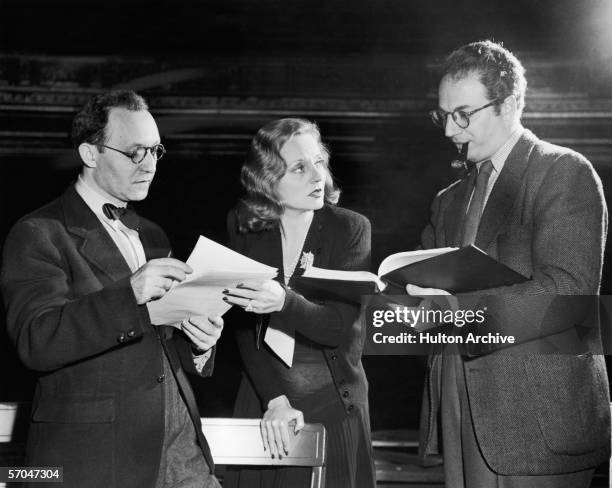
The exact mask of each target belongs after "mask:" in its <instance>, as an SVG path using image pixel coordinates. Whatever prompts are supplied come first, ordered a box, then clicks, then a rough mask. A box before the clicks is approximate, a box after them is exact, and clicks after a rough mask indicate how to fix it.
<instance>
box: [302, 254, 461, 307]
mask: <svg viewBox="0 0 612 488" xmlns="http://www.w3.org/2000/svg"><path fill="white" fill-rule="evenodd" d="M456 249H457V248H456V247H444V248H439V249H425V250H420V251H407V252H400V253H396V254H392V255H390V256H388V257H387V258H385V259H384V260H383V262H382V263H381V264H380V266H379V268H378V276H377V275H375V274H374V273H370V272H369V271H341V270H334V269H323V268H317V267H315V266H311V267H310V268H308V269H307V270H306V271H305V272H304V274H303V275H302V276H301V277H300V278H298V279H297V281H298V284H297V288H298V290H300V291H302V292H304V293H310V294H314V295H315V296H316V295H318V294H325V295H327V296H328V297H330V298H340V299H347V300H350V301H356V302H359V300H360V297H361V296H362V295H370V294H375V293H380V292H383V291H385V290H387V288H388V286H389V285H388V284H387V282H386V281H385V280H384V279H381V278H382V277H384V275H386V274H388V273H390V272H391V271H394V270H396V269H400V268H404V267H406V266H409V265H411V264H414V263H416V262H419V261H423V260H426V259H430V258H433V257H436V256H440V255H442V254H446V253H448V252H451V251H455V250H456ZM387 291H389V290H387ZM395 291H399V290H395ZM401 293H405V292H404V291H403V290H401Z"/></svg>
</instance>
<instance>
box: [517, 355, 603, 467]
mask: <svg viewBox="0 0 612 488" xmlns="http://www.w3.org/2000/svg"><path fill="white" fill-rule="evenodd" d="M525 367H526V370H527V374H528V377H529V378H531V380H530V387H531V393H532V395H533V397H534V400H535V410H536V415H537V421H538V425H539V427H540V431H541V432H542V436H543V438H544V440H545V442H546V444H547V445H548V447H549V448H550V450H551V451H552V452H555V453H558V454H566V455H580V454H586V453H588V452H591V451H593V450H595V449H597V448H600V447H603V446H605V445H607V444H608V443H609V442H610V438H609V425H610V417H609V416H610V406H609V393H608V385H607V381H604V376H605V365H604V363H603V357H602V356H594V355H592V354H590V353H589V354H583V355H580V356H571V355H553V354H550V355H538V356H531V357H529V358H528V359H527V361H526V363H525ZM602 371H603V373H602Z"/></svg>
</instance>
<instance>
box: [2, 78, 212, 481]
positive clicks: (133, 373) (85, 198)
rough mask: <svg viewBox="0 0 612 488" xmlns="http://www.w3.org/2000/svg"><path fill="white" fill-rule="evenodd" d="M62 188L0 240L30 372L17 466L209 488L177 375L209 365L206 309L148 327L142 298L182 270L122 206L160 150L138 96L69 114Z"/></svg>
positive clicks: (208, 465) (182, 380)
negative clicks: (75, 168) (69, 160)
mask: <svg viewBox="0 0 612 488" xmlns="http://www.w3.org/2000/svg"><path fill="white" fill-rule="evenodd" d="M72 136H73V141H74V144H75V146H76V147H77V149H78V152H79V155H80V158H81V161H82V163H83V166H82V170H81V174H80V175H79V177H78V180H77V181H76V183H75V184H74V185H71V186H70V187H69V188H68V189H67V190H66V192H65V193H64V194H63V195H62V196H60V197H59V198H58V199H56V200H54V201H53V202H51V203H49V204H48V205H46V206H44V207H42V208H40V209H38V210H35V211H34V212H32V213H31V214H29V215H27V216H26V217H24V218H22V219H21V220H20V221H19V222H17V224H16V225H15V226H14V227H13V229H12V230H11V232H10V233H9V235H8V237H7V240H6V243H5V247H4V262H3V268H2V280H1V284H2V292H3V295H4V299H5V302H6V305H7V327H8V332H9V337H10V338H11V340H12V341H13V342H14V344H15V346H16V348H17V351H18V353H19V356H20V358H21V360H22V361H23V362H24V364H25V365H26V366H27V367H29V368H31V369H33V370H35V371H36V372H37V373H38V381H37V385H36V391H35V393H34V399H33V407H32V414H31V423H30V429H29V434H28V443H27V448H26V465H27V466H48V467H63V483H62V486H63V487H82V486H87V487H89V488H91V487H104V488H109V487H136V486H142V487H145V486H146V487H155V488H161V487H169V486H173V487H175V486H180V487H182V488H196V487H197V488H202V487H207V488H208V487H218V486H219V484H218V482H217V480H216V478H215V477H214V476H213V474H212V469H213V463H212V459H211V456H210V451H209V449H208V445H207V443H206V440H205V439H204V437H203V435H202V432H201V425H200V416H199V413H198V410H197V406H196V403H195V401H194V398H193V393H192V391H191V389H190V387H189V384H188V381H187V378H186V376H185V370H189V371H191V372H193V373H198V374H201V375H208V374H210V373H211V371H212V359H211V356H212V348H213V346H214V345H215V343H216V341H217V339H218V338H219V336H220V334H221V329H222V327H223V321H222V319H221V318H220V317H210V318H202V319H195V318H192V319H190V318H189V317H186V318H185V320H184V321H183V322H182V323H181V324H180V325H179V327H180V329H181V330H180V331H176V330H175V328H174V327H168V326H163V327H154V326H153V325H151V324H152V321H151V316H150V314H149V311H148V308H147V304H148V303H149V302H150V301H152V300H155V299H158V298H161V297H162V296H163V295H165V293H166V292H167V291H168V290H169V289H170V287H171V286H172V283H174V282H177V281H182V280H184V279H185V277H186V275H187V274H189V273H191V269H190V268H189V266H187V265H186V264H185V263H183V262H181V261H179V260H177V259H173V258H171V257H170V254H171V253H170V244H169V242H168V239H167V237H166V235H165V233H164V232H163V231H162V230H161V228H160V227H158V226H157V225H156V224H154V223H153V222H151V221H149V220H146V219H143V218H139V217H138V215H136V214H135V213H134V211H133V210H131V209H130V207H129V206H128V203H129V202H134V201H140V200H143V199H144V198H146V196H147V194H148V191H149V186H150V185H151V182H152V180H153V177H154V175H155V170H156V167H157V163H158V161H159V160H160V159H161V158H162V157H163V155H164V154H165V149H164V146H163V145H162V144H161V143H160V137H159V132H158V130H157V125H156V124H155V121H154V119H153V117H152V116H151V114H150V113H149V111H148V107H147V104H146V102H145V101H144V99H143V98H142V97H140V96H139V95H137V94H136V93H134V92H132V91H123V90H118V91H112V92H108V93H104V94H101V95H98V96H96V97H94V98H93V99H91V100H90V101H89V102H88V103H87V104H86V105H85V107H84V108H83V109H82V110H81V111H80V112H79V113H78V114H77V115H76V117H75V119H74V122H73V131H72Z"/></svg>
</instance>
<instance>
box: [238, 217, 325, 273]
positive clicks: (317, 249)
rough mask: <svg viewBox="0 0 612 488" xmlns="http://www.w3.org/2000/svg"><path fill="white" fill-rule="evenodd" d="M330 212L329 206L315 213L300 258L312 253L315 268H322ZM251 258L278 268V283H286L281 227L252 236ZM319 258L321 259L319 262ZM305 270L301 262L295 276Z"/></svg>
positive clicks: (249, 247)
mask: <svg viewBox="0 0 612 488" xmlns="http://www.w3.org/2000/svg"><path fill="white" fill-rule="evenodd" d="M327 212H329V210H328V208H327V206H324V207H323V208H322V209H320V210H317V211H315V213H314V215H313V217H312V222H311V224H310V228H309V229H308V234H306V240H305V241H304V247H303V248H302V251H301V252H300V257H301V256H302V255H303V253H305V252H310V253H312V255H313V257H314V266H321V264H325V263H321V262H320V259H321V256H322V253H323V251H324V249H323V241H322V235H323V229H324V227H325V222H326V220H327V219H326V215H327ZM248 249H249V253H248V254H249V257H250V258H252V259H255V260H257V261H259V262H261V263H264V264H267V265H268V266H273V267H275V268H278V278H277V279H278V281H280V282H284V281H283V280H284V270H283V245H282V241H281V232H280V227H276V228H274V229H271V230H267V231H262V232H257V233H253V234H251V244H250V246H248ZM317 257H319V259H318V260H317ZM303 272H304V270H303V269H302V268H301V267H300V260H298V264H297V266H296V269H295V273H294V275H295V276H299V275H301V274H303Z"/></svg>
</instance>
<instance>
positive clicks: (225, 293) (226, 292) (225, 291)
mask: <svg viewBox="0 0 612 488" xmlns="http://www.w3.org/2000/svg"><path fill="white" fill-rule="evenodd" d="M221 293H223V294H224V295H227V294H228V293H229V290H228V289H227V288H226V289H225V290H223V291H222V292H221Z"/></svg>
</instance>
